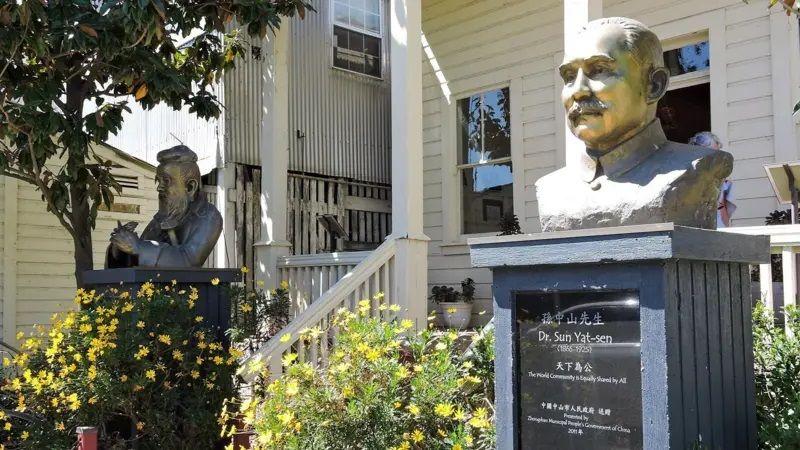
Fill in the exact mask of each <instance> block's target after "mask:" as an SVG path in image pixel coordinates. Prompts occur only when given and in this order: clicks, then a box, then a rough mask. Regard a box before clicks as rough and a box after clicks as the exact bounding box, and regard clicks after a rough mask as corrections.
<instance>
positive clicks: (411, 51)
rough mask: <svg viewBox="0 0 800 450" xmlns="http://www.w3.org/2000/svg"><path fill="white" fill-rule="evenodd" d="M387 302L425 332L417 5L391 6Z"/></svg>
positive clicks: (404, 0) (414, 1)
mask: <svg viewBox="0 0 800 450" xmlns="http://www.w3.org/2000/svg"><path fill="white" fill-rule="evenodd" d="M389 3H390V15H391V54H392V74H391V75H392V234H391V236H389V237H388V238H387V239H393V238H394V239H395V243H396V245H397V247H396V251H397V253H395V264H394V268H395V273H394V275H395V278H394V280H395V285H394V291H393V292H392V297H393V298H394V300H395V303H396V304H397V305H398V306H400V308H402V310H403V312H402V314H404V315H405V316H406V317H407V318H408V319H410V320H412V321H414V322H415V325H416V326H417V327H418V328H422V327H425V326H426V323H425V318H426V317H427V314H428V313H427V308H428V301H427V297H428V241H429V240H430V239H428V237H427V236H425V233H424V230H423V220H422V216H423V208H422V204H423V201H422V185H423V173H422V172H423V171H422V169H423V163H422V159H423V152H422V7H421V5H420V3H421V2H420V1H419V0H391V1H390V2H389Z"/></svg>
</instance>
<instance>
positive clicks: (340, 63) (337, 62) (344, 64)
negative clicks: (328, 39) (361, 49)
mask: <svg viewBox="0 0 800 450" xmlns="http://www.w3.org/2000/svg"><path fill="white" fill-rule="evenodd" d="M333 65H334V67H338V68H340V69H347V70H350V63H349V61H348V60H347V55H345V54H344V53H342V52H340V51H339V49H338V48H336V47H334V48H333Z"/></svg>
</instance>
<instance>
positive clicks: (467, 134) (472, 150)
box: [457, 95, 483, 164]
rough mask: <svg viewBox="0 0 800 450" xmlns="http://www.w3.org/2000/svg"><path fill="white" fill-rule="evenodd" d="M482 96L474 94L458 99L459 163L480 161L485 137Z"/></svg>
mask: <svg viewBox="0 0 800 450" xmlns="http://www.w3.org/2000/svg"><path fill="white" fill-rule="evenodd" d="M481 104H482V102H481V96H480V95H473V96H471V97H468V98H464V99H461V100H459V101H458V119H457V120H458V148H459V163H460V164H473V163H477V162H480V159H481V148H482V147H483V139H482V137H483V136H482V133H481V111H482V110H481Z"/></svg>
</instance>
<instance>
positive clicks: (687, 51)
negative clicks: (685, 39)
mask: <svg viewBox="0 0 800 450" xmlns="http://www.w3.org/2000/svg"><path fill="white" fill-rule="evenodd" d="M664 63H665V64H666V65H667V68H669V72H670V75H671V76H673V77H674V76H676V75H682V74H684V73H691V72H697V71H699V70H705V69H708V68H709V67H711V55H710V53H709V47H708V41H705V42H698V43H697V44H691V45H687V46H684V47H681V48H676V49H674V50H669V51H666V52H664Z"/></svg>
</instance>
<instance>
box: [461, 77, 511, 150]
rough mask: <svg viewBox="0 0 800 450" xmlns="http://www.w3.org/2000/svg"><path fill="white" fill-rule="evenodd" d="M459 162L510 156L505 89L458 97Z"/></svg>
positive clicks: (509, 129) (508, 108) (507, 106)
mask: <svg viewBox="0 0 800 450" xmlns="http://www.w3.org/2000/svg"><path fill="white" fill-rule="evenodd" d="M458 106H459V107H458V113H459V117H458V126H459V143H458V145H459V158H460V159H459V162H460V163H461V164H475V163H481V162H487V161H490V160H492V159H498V158H505V157H508V156H511V111H510V102H509V96H508V88H503V89H496V90H493V91H489V92H485V93H483V94H478V95H473V96H471V97H469V98H465V99H462V100H459V105H458Z"/></svg>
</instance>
